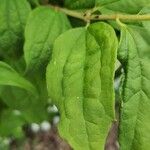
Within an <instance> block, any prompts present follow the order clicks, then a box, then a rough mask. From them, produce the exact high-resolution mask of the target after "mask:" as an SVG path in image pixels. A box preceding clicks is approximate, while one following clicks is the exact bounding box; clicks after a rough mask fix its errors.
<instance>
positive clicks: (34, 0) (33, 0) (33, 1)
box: [28, 0, 40, 6]
mask: <svg viewBox="0 0 150 150" xmlns="http://www.w3.org/2000/svg"><path fill="white" fill-rule="evenodd" d="M28 1H29V2H30V3H31V5H32V6H38V5H40V0H28Z"/></svg>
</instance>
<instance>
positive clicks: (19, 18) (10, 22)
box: [0, 0, 31, 57]
mask: <svg viewBox="0 0 150 150" xmlns="http://www.w3.org/2000/svg"><path fill="white" fill-rule="evenodd" d="M30 11H31V8H30V5H29V3H28V2H27V1H26V0H0V55H7V54H8V53H10V54H11V57H13V55H18V53H14V51H15V52H16V51H20V50H21V48H22V41H23V33H24V27H25V24H26V20H27V17H28V15H29V13H30ZM12 53H13V55H12Z"/></svg>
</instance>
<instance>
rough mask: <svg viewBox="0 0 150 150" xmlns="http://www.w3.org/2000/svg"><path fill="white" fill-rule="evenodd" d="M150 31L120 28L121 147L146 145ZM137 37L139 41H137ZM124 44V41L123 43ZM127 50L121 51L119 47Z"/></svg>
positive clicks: (145, 146) (133, 27) (144, 147)
mask: <svg viewBox="0 0 150 150" xmlns="http://www.w3.org/2000/svg"><path fill="white" fill-rule="evenodd" d="M149 36H150V35H149V33H147V31H146V30H145V29H144V28H141V27H136V26H126V27H123V28H122V39H126V40H125V41H123V42H125V43H126V44H124V43H122V42H121V45H120V49H119V57H120V60H121V62H122V64H123V65H124V70H125V75H124V83H123V89H122V108H121V117H120V118H121V121H120V127H119V128H120V129H119V130H120V133H119V142H120V149H121V150H127V149H128V150H132V149H136V150H141V149H147V147H149V146H150V144H149V139H150V136H149V134H148V133H149V131H150V127H149V126H147V124H149V122H150V115H149V114H150V113H149V106H150V102H149V93H150V91H149V89H150V88H149V83H150V82H149V75H150V71H149V69H148V66H149V63H150V55H149V49H150V47H149V45H150V41H149V38H148V37H149ZM139 41H140V42H139ZM122 44H123V45H122ZM123 50H124V51H126V53H122V51H123Z"/></svg>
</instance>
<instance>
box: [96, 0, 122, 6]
mask: <svg viewBox="0 0 150 150" xmlns="http://www.w3.org/2000/svg"><path fill="white" fill-rule="evenodd" d="M116 1H120V0H95V5H97V6H103V5H107V4H112V3H114V2H116Z"/></svg>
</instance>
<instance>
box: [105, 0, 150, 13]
mask: <svg viewBox="0 0 150 150" xmlns="http://www.w3.org/2000/svg"><path fill="white" fill-rule="evenodd" d="M148 4H150V0H119V1H117V2H115V3H112V4H109V5H107V8H109V9H111V10H113V11H115V12H116V11H117V12H124V13H133V14H135V13H139V11H140V10H141V9H142V8H143V7H145V6H147V5H148Z"/></svg>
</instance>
